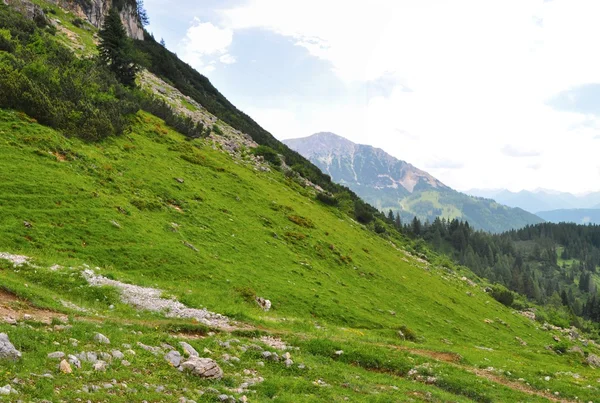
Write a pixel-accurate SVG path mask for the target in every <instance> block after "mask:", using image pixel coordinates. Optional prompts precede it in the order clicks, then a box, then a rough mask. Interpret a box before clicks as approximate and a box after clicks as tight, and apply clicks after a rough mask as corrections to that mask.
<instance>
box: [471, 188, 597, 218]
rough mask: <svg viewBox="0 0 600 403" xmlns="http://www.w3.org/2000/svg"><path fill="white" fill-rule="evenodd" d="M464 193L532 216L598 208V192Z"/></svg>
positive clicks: (539, 190) (504, 191) (526, 191)
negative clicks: (560, 210)
mask: <svg viewBox="0 0 600 403" xmlns="http://www.w3.org/2000/svg"><path fill="white" fill-rule="evenodd" d="M466 193H468V194H470V195H473V196H479V197H486V198H490V199H494V200H496V201H497V202H498V203H502V204H506V205H507V206H510V207H520V208H522V209H523V210H526V211H529V212H530V213H534V214H536V213H537V212H539V211H551V210H559V209H590V208H600V192H595V193H588V194H586V195H574V194H571V193H566V192H557V191H554V190H547V189H537V190H534V191H529V190H522V191H520V192H516V193H515V192H511V191H509V190H506V189H471V190H468V191H467V192H466Z"/></svg>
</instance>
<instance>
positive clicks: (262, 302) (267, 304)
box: [256, 297, 271, 311]
mask: <svg viewBox="0 0 600 403" xmlns="http://www.w3.org/2000/svg"><path fill="white" fill-rule="evenodd" d="M256 303H257V304H258V305H260V307H261V308H262V309H263V311H268V310H269V309H271V301H269V300H268V299H264V298H262V297H256Z"/></svg>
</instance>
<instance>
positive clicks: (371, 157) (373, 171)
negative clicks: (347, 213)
mask: <svg viewBox="0 0 600 403" xmlns="http://www.w3.org/2000/svg"><path fill="white" fill-rule="evenodd" d="M283 142H284V143H285V144H286V145H287V146H288V147H290V148H291V149H293V150H295V151H297V152H299V153H300V154H302V155H303V156H304V157H306V158H308V159H309V160H310V161H311V162H313V163H314V164H316V165H317V166H318V167H319V168H320V169H321V170H322V171H323V172H325V173H326V174H328V175H329V176H331V177H332V179H333V180H335V181H336V182H338V183H341V184H344V185H346V186H348V187H350V188H354V187H356V186H358V187H371V188H374V189H386V188H388V189H394V190H396V191H397V192H398V193H399V194H410V193H412V192H413V191H415V189H426V188H435V189H449V188H448V187H447V186H446V185H444V184H443V183H442V182H440V181H439V180H437V179H436V178H434V177H433V176H431V175H429V174H428V173H427V172H425V171H421V170H420V169H417V168H415V167H414V166H412V165H411V164H409V163H407V162H404V161H400V160H398V159H396V158H394V157H392V156H391V155H389V154H387V153H386V152H385V151H383V150H381V149H379V148H374V147H371V146H367V145H362V144H355V143H353V142H351V141H350V140H347V139H345V138H344V137H341V136H338V135H336V134H333V133H317V134H314V135H312V136H310V137H306V138H302V139H292V140H284V141H283Z"/></svg>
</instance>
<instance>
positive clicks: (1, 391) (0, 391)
mask: <svg viewBox="0 0 600 403" xmlns="http://www.w3.org/2000/svg"><path fill="white" fill-rule="evenodd" d="M10 394H13V395H17V394H19V392H17V390H16V389H13V387H12V386H10V385H5V386H3V387H1V388H0V395H10Z"/></svg>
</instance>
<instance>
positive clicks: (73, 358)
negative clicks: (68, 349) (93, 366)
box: [67, 354, 81, 368]
mask: <svg viewBox="0 0 600 403" xmlns="http://www.w3.org/2000/svg"><path fill="white" fill-rule="evenodd" d="M67 359H68V360H69V364H71V365H73V366H74V367H75V368H81V361H80V360H79V358H77V357H76V356H74V355H72V354H69V356H68V357H67Z"/></svg>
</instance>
